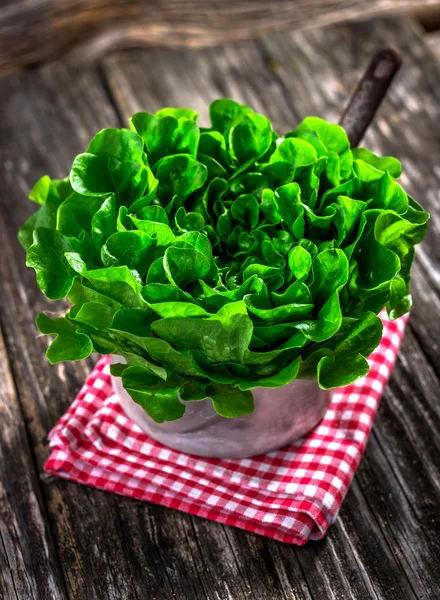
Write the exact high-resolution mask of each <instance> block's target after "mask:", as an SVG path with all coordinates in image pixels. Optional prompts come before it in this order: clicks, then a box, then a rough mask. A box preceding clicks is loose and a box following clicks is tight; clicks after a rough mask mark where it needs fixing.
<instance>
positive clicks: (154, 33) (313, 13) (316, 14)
mask: <svg viewBox="0 0 440 600" xmlns="http://www.w3.org/2000/svg"><path fill="white" fill-rule="evenodd" d="M439 6H440V2H439V0H419V1H418V2H417V7H416V10H417V11H422V10H429V9H431V10H434V9H436V8H437V9H438V7H439ZM414 10H415V7H414V2H413V1H412V0H369V1H368V2H364V1H363V0H296V1H295V2H291V1H290V0H277V1H276V2H271V3H269V4H268V3H267V1H266V0H242V1H241V2H237V0H214V1H211V2H206V1H205V0H191V1H190V2H188V0H160V1H157V2H146V1H144V2H142V1H141V2H139V0H126V1H124V2H123V1H122V0H100V1H99V2H96V0H70V1H69V2H68V3H66V2H65V1H63V0H34V1H33V2H29V1H28V0H15V2H7V3H6V5H4V6H1V7H0V40H1V42H2V43H1V45H0V73H12V72H14V71H16V70H22V69H28V68H30V67H33V66H36V65H41V64H43V63H46V62H48V61H53V60H58V59H59V58H60V57H63V56H64V55H65V54H66V53H67V54H70V57H71V59H72V60H73V61H75V62H81V63H84V62H90V61H93V60H97V59H99V58H102V57H104V56H106V55H108V53H109V52H110V51H112V50H115V49H120V48H126V47H132V46H162V47H163V46H170V47H201V46H212V45H215V44H219V43H224V42H225V41H231V40H238V39H244V38H253V37H256V36H260V35H263V34H267V33H269V32H271V31H277V30H294V29H307V28H311V27H321V26H323V25H328V24H330V23H337V22H341V21H346V20H352V19H365V18H367V17H371V16H373V15H382V14H395V15H401V14H403V13H405V12H408V11H410V12H414Z"/></svg>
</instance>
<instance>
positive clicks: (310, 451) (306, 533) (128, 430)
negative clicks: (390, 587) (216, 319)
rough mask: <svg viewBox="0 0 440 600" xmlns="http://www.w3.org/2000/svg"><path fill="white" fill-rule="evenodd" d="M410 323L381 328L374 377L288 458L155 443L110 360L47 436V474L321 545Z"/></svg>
mask: <svg viewBox="0 0 440 600" xmlns="http://www.w3.org/2000/svg"><path fill="white" fill-rule="evenodd" d="M405 323H406V318H405V317H402V318H401V319H398V320H397V321H394V322H390V321H387V320H385V319H384V326H385V327H384V337H383V339H382V343H381V345H380V346H379V348H378V349H377V350H376V351H375V352H374V353H373V355H372V356H371V359H370V363H371V372H370V374H369V375H368V376H367V377H364V378H362V379H361V380H359V381H357V382H356V383H354V384H352V385H350V386H347V387H345V388H343V389H340V390H336V391H335V392H334V393H333V397H332V402H331V405H330V408H329V410H328V411H327V413H326V415H325V417H324V419H323V420H322V421H321V423H320V425H319V426H318V427H317V428H316V429H315V430H314V431H313V432H312V433H310V434H309V435H308V436H307V437H305V438H303V439H302V440H300V441H298V442H296V443H295V444H292V445H291V446H287V447H286V448H283V449H282V450H278V451H276V452H271V453H270V454H265V455H262V456H257V457H253V458H249V459H244V460H243V459H242V460H221V459H206V458H198V457H195V456H189V455H186V454H183V453H181V452H177V451H174V450H171V449H169V448H167V447H165V446H163V445H162V444H159V443H158V442H155V441H154V440H152V439H150V438H149V437H148V436H147V435H146V434H145V433H143V432H142V431H141V430H140V429H139V428H138V427H137V426H136V425H134V423H132V422H131V421H130V420H129V419H128V418H127V417H126V416H125V414H124V413H123V412H122V409H121V407H120V405H119V403H118V400H117V398H116V397H115V396H114V395H113V391H112V387H111V383H110V375H109V362H110V360H109V357H103V358H102V359H101V360H100V361H99V362H98V363H97V365H96V367H95V369H94V370H93V372H92V373H91V374H90V376H89V378H88V379H87V381H86V383H85V385H84V387H83V388H82V390H81V391H80V393H79V395H78V397H77V398H76V400H75V402H74V403H73V404H72V406H71V408H70V409H69V410H68V412H67V413H66V414H65V415H64V416H63V417H62V418H61V419H60V421H59V422H58V424H57V425H56V427H55V428H54V429H53V430H52V432H51V433H50V436H49V438H50V445H51V448H52V453H51V455H50V458H49V460H48V462H47V464H46V470H47V471H49V472H50V473H52V474H54V475H58V476H59V477H65V478H66V479H72V480H74V481H77V482H79V483H84V484H86V485H89V486H92V487H96V488H99V489H103V490H107V491H109V492H115V493H117V494H122V495H124V496H131V497H133V498H138V499H140V500H147V501H149V502H155V503H157V504H162V505H164V506H169V507H172V508H177V509H179V510H183V511H186V512H188V513H191V514H193V515H197V516H200V517H206V518H207V519H212V520H214V521H219V522H221V523H226V524H227V525H234V526H236V527H241V528H242V529H247V530H248V531H253V532H256V533H259V534H262V535H266V536H269V537H272V538H275V539H276V540H281V541H283V542H289V543H292V544H305V543H306V541H307V540H318V539H320V538H322V537H324V535H325V533H326V531H327V529H328V528H329V526H330V525H331V524H332V523H333V522H334V521H335V519H336V516H337V514H338V511H339V508H340V506H341V502H342V500H343V498H344V495H345V493H346V491H347V488H348V486H349V485H350V482H351V480H352V478H353V475H354V472H355V470H356V467H357V466H358V463H359V460H360V458H361V455H362V453H363V451H364V448H365V444H366V442H367V439H368V435H369V433H370V430H371V426H372V424H373V420H374V416H375V414H376V410H377V407H378V403H379V399H380V396H381V393H382V391H383V389H384V386H385V384H386V382H387V380H388V377H389V375H390V372H391V369H392V367H393V363H394V359H395V357H396V354H397V350H398V347H399V343H400V340H401V338H402V335H403V331H404V328H405Z"/></svg>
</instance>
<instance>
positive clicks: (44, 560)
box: [0, 330, 65, 600]
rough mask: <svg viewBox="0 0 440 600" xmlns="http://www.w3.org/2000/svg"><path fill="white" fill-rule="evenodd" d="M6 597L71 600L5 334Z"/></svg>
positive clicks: (1, 448)
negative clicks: (36, 468) (62, 572)
mask: <svg viewBox="0 0 440 600" xmlns="http://www.w3.org/2000/svg"><path fill="white" fill-rule="evenodd" d="M0 598H4V599H9V598H10V599H11V600H22V599H24V598H29V599H32V600H40V599H41V600H60V599H62V598H65V590H64V582H63V578H62V575H61V569H60V565H59V561H58V557H57V554H56V551H55V546H54V543H53V539H52V536H51V534H50V531H49V523H48V520H47V515H46V511H45V507H44V505H43V501H42V497H41V492H40V487H39V483H38V477H37V474H36V473H35V469H34V464H33V457H32V453H31V451H30V448H29V445H28V441H27V439H26V429H25V425H24V421H23V415H22V413H21V408H20V405H19V402H18V398H17V393H16V389H15V385H14V379H13V377H12V373H11V371H10V368H9V361H8V357H7V352H6V348H5V345H4V341H3V337H2V334H1V330H0Z"/></svg>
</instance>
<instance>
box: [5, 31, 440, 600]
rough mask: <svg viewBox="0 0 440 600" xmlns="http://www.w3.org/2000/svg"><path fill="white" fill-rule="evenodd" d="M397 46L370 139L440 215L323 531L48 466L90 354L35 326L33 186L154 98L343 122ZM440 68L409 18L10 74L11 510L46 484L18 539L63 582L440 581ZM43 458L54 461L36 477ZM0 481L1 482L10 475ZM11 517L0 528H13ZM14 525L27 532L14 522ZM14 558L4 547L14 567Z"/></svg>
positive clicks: (290, 585)
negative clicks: (300, 538) (212, 509)
mask: <svg viewBox="0 0 440 600" xmlns="http://www.w3.org/2000/svg"><path fill="white" fill-rule="evenodd" d="M388 44H394V45H396V46H398V47H399V48H400V49H401V50H402V51H403V53H404V55H405V61H406V66H405V67H404V69H403V71H402V73H401V74H400V75H399V79H398V81H397V83H396V85H395V86H394V88H393V89H392V91H391V94H390V96H389V99H388V101H387V102H386V103H385V104H384V105H383V107H382V109H381V111H380V113H379V114H378V117H377V119H376V122H375V124H374V126H373V127H372V128H371V130H370V131H369V133H368V135H367V139H366V144H367V145H368V146H370V147H371V148H372V149H373V150H375V151H378V152H381V153H384V154H395V155H397V156H400V157H401V158H402V159H403V162H404V168H405V173H406V175H405V178H404V183H405V185H406V186H407V188H408V190H409V191H410V192H411V193H412V194H413V195H414V196H415V197H416V198H417V199H419V200H420V201H421V202H422V203H423V204H424V205H425V206H426V207H427V208H429V209H430V210H431V211H432V212H433V219H432V224H431V229H430V232H429V235H428V236H427V240H426V242H425V243H424V244H423V246H422V248H421V252H419V255H418V258H417V261H416V266H415V271H414V297H415V306H414V310H413V315H412V317H411V320H410V326H409V329H408V332H407V335H406V338H405V342H404V345H403V348H402V352H401V356H400V358H399V360H398V363H397V366H396V370H395V373H394V375H393V377H392V380H391V382H390V385H389V387H388V389H387V391H386V394H385V397H384V399H383V402H382V404H381V407H380V410H379V415H378V418H377V421H376V425H375V428H374V431H373V435H372V437H371V440H370V442H369V445H368V447H367V452H366V455H365V457H364V459H363V460H362V462H361V466H360V468H359V470H358V473H357V475H356V477H355V481H354V483H353V485H352V486H351V488H350V490H349V492H348V495H347V498H346V499H345V502H344V504H343V507H342V510H341V513H340V517H339V519H338V521H337V523H336V524H335V525H334V526H333V527H332V528H331V530H330V532H329V534H328V536H327V538H326V539H325V540H324V541H322V542H319V543H311V544H309V545H307V546H305V547H302V548H297V547H293V546H288V545H283V544H280V543H277V542H274V541H273V540H269V539H266V538H262V537H259V536H256V535H252V534H248V533H245V532H243V531H240V530H236V529H233V528H228V527H224V526H223V525H220V524H218V523H214V522H211V521H206V520H202V519H198V518H193V517H191V516H189V515H187V514H185V513H179V512H176V511H172V510H169V509H166V508H163V507H160V506H155V505H149V504H144V503H140V502H136V501H133V500H129V499H125V498H121V497H115V496H111V495H109V494H104V493H102V492H98V491H95V490H90V489H86V488H84V487H82V486H79V485H76V484H72V483H69V482H62V481H60V480H56V479H53V478H52V479H47V478H45V477H44V474H42V473H41V469H42V465H43V464H44V461H45V459H46V457H47V455H48V448H47V444H46V441H45V437H46V434H47V432H48V430H49V429H50V427H51V426H52V425H53V424H54V423H55V421H56V419H57V418H58V417H59V415H60V414H61V413H62V412H63V411H64V410H65V409H66V407H67V406H68V404H69V402H70V400H71V399H72V397H73V396H74V395H75V393H76V392H77V390H78V389H79V387H80V385H81V382H82V381H83V380H84V377H85V375H86V373H87V371H88V369H89V368H90V362H88V363H87V364H86V363H72V364H66V365H60V366H57V367H50V366H49V365H48V364H47V362H46V360H45V358H44V357H43V352H44V350H45V348H46V347H47V340H46V339H45V338H44V337H38V336H37V332H36V329H35V326H34V322H33V321H34V317H35V315H36V313H37V312H38V311H39V310H44V309H48V308H52V310H54V306H55V307H57V306H59V305H57V304H56V303H55V304H54V303H50V302H48V301H46V300H45V299H44V298H43V297H42V295H41V293H40V292H39V290H38V289H37V287H36V284H35V280H34V274H33V271H31V270H27V269H25V268H24V253H23V251H22V250H21V248H20V247H19V246H18V243H17V242H16V239H15V233H16V230H17V228H18V226H19V225H20V224H21V223H22V222H23V220H24V218H25V216H26V215H27V214H29V213H30V212H31V211H32V208H33V207H32V205H31V203H30V202H28V201H27V200H26V199H25V198H26V194H27V191H28V189H29V187H30V186H31V185H32V184H33V183H34V181H35V180H36V179H37V178H38V177H39V176H40V175H41V174H42V173H44V172H47V173H48V174H50V175H51V176H53V177H57V176H62V175H64V174H65V173H66V172H67V170H68V167H69V165H70V163H71V161H72V159H73V157H74V155H75V154H76V153H78V152H80V151H81V150H83V148H84V147H85V146H86V145H87V142H88V140H89V139H90V137H92V135H93V134H94V133H95V132H96V131H97V130H98V129H99V128H101V127H104V126H114V125H118V124H121V123H123V122H124V123H126V119H127V117H128V116H129V115H131V114H132V113H134V112H136V111H137V110H141V109H143V110H149V111H154V110H156V109H158V108H159V107H161V106H163V105H176V106H178V105H180V106H192V107H193V108H196V109H197V110H199V111H200V113H201V116H202V120H204V121H205V122H206V119H207V109H208V105H209V102H210V101H211V100H213V99H214V98H216V97H218V96H223V95H228V96H232V97H234V98H236V99H237V100H241V101H244V102H247V103H249V104H250V105H252V106H253V107H254V108H255V109H256V110H259V111H261V112H263V113H265V114H267V115H268V116H269V117H270V118H271V119H272V120H273V121H274V124H275V127H276V128H277V129H279V130H281V131H283V130H286V129H291V128H292V127H293V126H294V125H295V124H296V123H297V122H298V120H299V119H300V118H302V117H303V116H305V115H306V114H319V115H322V116H324V117H327V118H330V119H333V120H335V121H336V120H337V119H338V117H339V115H340V113H341V110H342V106H343V104H344V102H345V100H346V98H347V96H348V94H349V93H350V91H351V89H352V88H353V87H354V85H355V84H356V82H357V79H358V77H359V75H360V74H361V72H362V71H363V69H364V67H365V65H366V64H367V63H368V60H369V55H370V53H371V52H372V51H373V50H374V49H376V48H379V47H382V46H384V45H388ZM439 78H440V74H439V71H438V70H437V68H436V67H435V65H434V63H433V61H432V57H431V55H430V53H429V52H428V51H427V49H426V47H425V45H424V43H423V41H421V39H420V36H419V32H418V31H416V30H415V29H414V28H413V27H412V26H411V25H410V24H409V23H408V22H407V21H404V20H397V21H395V20H392V21H374V22H372V23H367V24H358V25H353V24H352V25H346V26H338V27H332V28H328V29H317V30H313V31H308V32H303V33H298V32H297V33H294V34H292V33H284V34H278V35H275V36H269V37H265V38H263V39H262V40H259V41H256V42H254V41H248V42H240V43H232V44H228V45H227V46H224V47H221V48H209V49H205V50H203V51H196V50H186V51H178V52H177V51H172V50H146V51H141V52H135V53H132V54H128V53H124V54H121V55H120V56H115V57H113V58H111V59H110V60H108V61H106V62H105V63H104V65H102V66H100V67H98V68H88V69H82V70H79V69H74V68H72V67H67V66H65V65H57V66H54V65H52V66H48V67H45V68H43V69H42V70H40V71H39V72H35V73H32V74H27V75H26V76H20V77H18V76H15V77H8V78H5V79H4V80H3V81H2V94H0V114H1V115H2V119H1V120H0V140H1V141H0V157H1V160H0V183H1V185H0V202H1V209H2V210H1V213H0V214H1V216H0V251H1V254H2V261H0V278H1V282H2V293H1V294H0V323H1V326H2V328H3V333H4V339H5V345H6V350H7V354H8V357H9V366H8V364H7V363H0V364H3V365H6V366H3V367H0V368H3V372H0V380H1V376H2V375H3V376H4V377H5V378H6V380H7V382H9V383H7V389H8V390H10V389H11V385H12V388H13V389H14V390H16V391H17V396H16V397H15V396H13V395H12V396H11V393H10V392H7V394H8V396H7V397H8V398H9V404H8V403H6V406H7V407H8V406H10V405H12V406H13V407H14V408H13V410H12V409H10V410H12V413H11V414H12V418H11V419H9V421H8V420H5V421H4V422H2V426H3V429H2V431H3V437H4V438H5V439H8V440H9V439H10V440H13V442H12V445H11V448H20V449H22V450H21V452H20V456H22V458H21V459H20V460H23V461H24V463H23V464H24V465H25V468H24V467H20V469H21V470H22V472H23V473H24V478H25V480H26V485H25V484H24V483H23V482H22V483H21V486H22V487H20V488H17V485H16V483H10V482H8V485H10V488H9V489H10V491H9V493H8V499H9V504H10V508H7V510H8V511H9V513H8V514H11V513H13V514H24V515H26V514H28V513H27V512H26V510H27V509H26V506H27V505H29V504H30V500H29V494H31V493H34V495H35V497H37V498H38V506H39V507H40V509H39V510H40V514H41V515H42V516H41V519H42V520H43V529H41V528H40V530H38V531H36V530H35V527H36V525H35V524H34V521H32V520H31V521H30V522H28V521H27V520H26V518H25V519H23V520H22V521H21V529H20V537H21V538H22V539H23V540H27V539H30V540H36V541H37V542H38V540H39V539H41V536H43V539H45V540H46V543H47V544H48V547H49V548H51V547H54V548H55V549H56V550H55V552H56V554H55V556H54V559H53V570H52V575H53V578H54V580H55V582H57V585H58V587H57V588H56V590H57V591H56V593H57V594H58V596H56V595H55V594H54V597H55V598H57V597H60V598H69V599H75V600H76V599H87V600H88V599H99V600H101V599H102V598H105V599H107V598H110V599H118V600H121V599H122V600H131V599H139V600H140V599H142V600H143V599H144V598H148V600H149V599H150V598H151V599H158V600H159V599H160V600H163V599H168V598H170V599H171V598H178V599H179V600H186V599H188V600H194V599H195V600H198V599H199V598H200V599H204V600H206V599H208V600H211V599H212V600H219V599H220V600H246V599H249V598H258V600H274V599H282V600H292V599H295V600H324V599H325V600H327V599H334V600H336V599H338V600H339V599H342V598H344V599H348V598H356V599H362V600H364V599H366V600H367V599H369V598H372V599H374V600H385V599H386V600H407V599H408V600H431V599H432V598H435V597H436V594H437V588H438V585H439V582H440V576H439V569H438V564H439V562H440V547H439V542H438V539H439V538H440V523H439V518H438V515H439V508H440V475H439V470H440V464H439V456H440V454H439V449H440V434H439V432H440V406H439V403H438V396H439V393H438V390H439V386H440V380H439V377H440V359H439V357H438V344H439V341H438V340H439V339H440V337H439V336H440V323H439V320H438V315H439V308H440V272H439V266H440V256H439V253H440V250H439V247H438V244H437V243H436V239H437V238H438V229H439V227H440V222H439V220H440V202H439V200H440V199H439V192H438V190H439V189H440V172H439V170H438V167H437V165H438V164H440V160H439V159H440V135H439V134H440V130H439V125H438V124H439V123H440V114H439V113H440V102H439V100H440V98H439V86H438V82H439ZM0 354H1V340H0ZM0 359H1V356H0ZM9 371H10V372H11V373H12V376H11V375H8V374H7V373H9ZM12 377H13V378H14V382H13V384H11V383H10V382H11V381H12ZM14 386H15V387H14ZM2 389H3V388H2ZM11 398H12V400H13V401H12V404H11ZM16 398H18V399H19V402H20V410H18V408H17V406H18V404H17V402H16ZM24 426H25V427H26V433H27V439H28V444H29V445H28V446H27V448H28V450H26V435H25V429H24ZM17 432H18V433H17ZM20 432H21V433H20ZM14 436H15V437H14ZM23 440H24V441H23ZM3 447H4V446H3V445H2V446H1V448H2V451H3ZM7 448H9V446H7ZM23 448H24V450H23ZM7 452H9V454H8V456H11V455H12V451H11V450H7ZM23 457H24V458H23ZM32 460H33V461H34V463H32ZM32 464H34V465H35V467H36V469H37V473H38V475H39V477H40V480H39V485H40V490H39V489H38V477H37V476H36V475H35V474H33V472H32ZM0 468H1V467H0ZM0 481H1V482H2V483H3V485H4V482H5V481H7V480H6V479H5V478H4V477H3V478H0ZM23 490H24V491H23ZM20 494H21V496H23V500H22V501H21V502H19V500H20V499H21V496H20ZM20 506H21V508H20ZM23 507H24V508H23ZM2 508H3V507H2ZM20 510H21V512H20ZM39 518H40V517H39ZM45 518H46V522H45V525H44V519H45ZM0 531H1V533H2V535H3V532H4V529H0ZM41 531H43V533H41ZM7 534H8V535H9V539H10V540H15V539H16V538H13V537H11V534H10V533H8V530H7ZM8 543H9V546H8V547H14V548H15V546H14V544H13V543H12V542H8ZM11 543H12V546H11ZM51 544H52V546H51ZM17 547H18V548H20V546H17ZM23 547H24V549H23V550H22V552H23V557H20V556H19V558H18V560H17V563H16V564H17V567H16V568H15V571H14V577H15V585H16V586H21V588H20V587H18V588H17V589H21V590H24V592H23V594H22V596H21V597H24V598H27V597H28V596H29V597H30V598H32V597H33V596H32V595H29V594H28V596H26V593H27V590H28V589H29V588H27V587H26V586H27V585H28V582H29V581H31V582H33V581H37V582H39V585H40V584H41V585H42V582H44V581H45V577H46V578H47V577H48V572H47V571H46V570H45V566H44V565H45V562H44V560H45V559H44V557H45V556H47V553H46V554H45V553H44V552H43V550H41V548H40V552H41V553H42V563H41V564H40V563H39V562H38V563H37V561H30V560H28V559H26V556H29V552H30V550H29V548H28V547H27V545H26V544H24V543H23ZM31 547H33V546H31ZM9 554H10V553H9ZM49 554H50V553H49ZM5 556H6V554H5V552H3V554H2V551H1V548H0V561H1V563H0V564H1V565H2V567H4V565H6V562H5V561H6V559H5ZM57 573H58V575H57ZM60 573H62V577H63V578H64V584H63V582H62V581H61V575H60ZM1 575H2V577H3V579H0V585H3V589H4V590H6V591H5V592H4V593H3V595H4V596H5V597H6V598H7V599H9V597H10V598H12V599H14V600H15V598H16V596H14V595H13V594H14V591H13V586H14V584H13V580H12V579H11V577H10V575H9V571H8V569H7V568H2V571H1ZM63 586H64V587H63ZM3 589H2V588H1V587H0V590H1V591H2V592H3ZM11 594H12V595H11ZM34 595H35V597H38V598H40V597H43V598H44V595H43V596H39V595H38V594H37V593H35V594H34ZM18 597H20V596H18Z"/></svg>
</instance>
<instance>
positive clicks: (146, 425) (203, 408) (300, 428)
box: [112, 357, 330, 458]
mask: <svg viewBox="0 0 440 600" xmlns="http://www.w3.org/2000/svg"><path fill="white" fill-rule="evenodd" d="M114 358H115V361H116V362H119V361H120V360H121V359H120V357H114ZM112 382H113V389H114V391H115V393H116V394H117V396H118V397H119V400H120V402H121V406H122V408H123V410H124V412H125V414H126V415H127V416H128V417H129V418H130V419H131V420H132V421H134V423H136V425H138V426H139V427H140V428H141V429H142V430H143V431H144V432H145V433H146V434H148V435H149V436H150V437H152V438H153V439H155V440H157V441H158V442H161V443H162V444H165V445H166V446H169V447H170V448H174V449H175V450H180V451H182V452H185V453H187V454H195V455H197V456H205V457H212V458H246V457H249V456H255V455H256V454H264V453H266V452H270V451H271V450H276V449H278V448H282V447H283V446H286V445H287V444H290V443H292V442H294V441H295V440H297V439H299V438H301V437H303V436H304V435H305V434H306V433H308V432H309V431H311V430H312V429H313V428H314V427H316V425H317V424H318V423H319V421H320V420H321V419H322V417H323V416H324V413H325V412H326V410H327V408H328V406H329V404H330V392H327V391H324V390H321V389H320V388H319V386H318V384H317V383H316V382H315V381H305V380H301V379H299V380H295V381H293V382H292V383H290V384H288V385H285V386H284V387H282V388H276V389H267V388H255V389H253V390H252V393H253V395H254V400H255V410H254V412H253V413H252V414H250V415H243V416H242V417H237V418H235V419H227V418H225V417H221V416H220V415H218V414H217V413H216V412H215V410H214V408H213V406H212V401H211V399H210V398H206V399H205V400H200V401H194V402H183V401H182V403H184V404H185V406H186V411H185V414H184V415H183V417H181V418H180V419H178V420H177V421H167V422H165V423H156V422H155V421H153V420H152V419H151V418H150V417H149V416H148V415H147V414H146V412H145V411H144V410H143V408H142V407H141V406H139V404H136V402H134V400H133V399H132V398H131V396H130V395H129V394H128V393H127V392H126V391H125V389H124V388H123V387H122V380H121V379H120V378H119V377H112Z"/></svg>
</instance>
